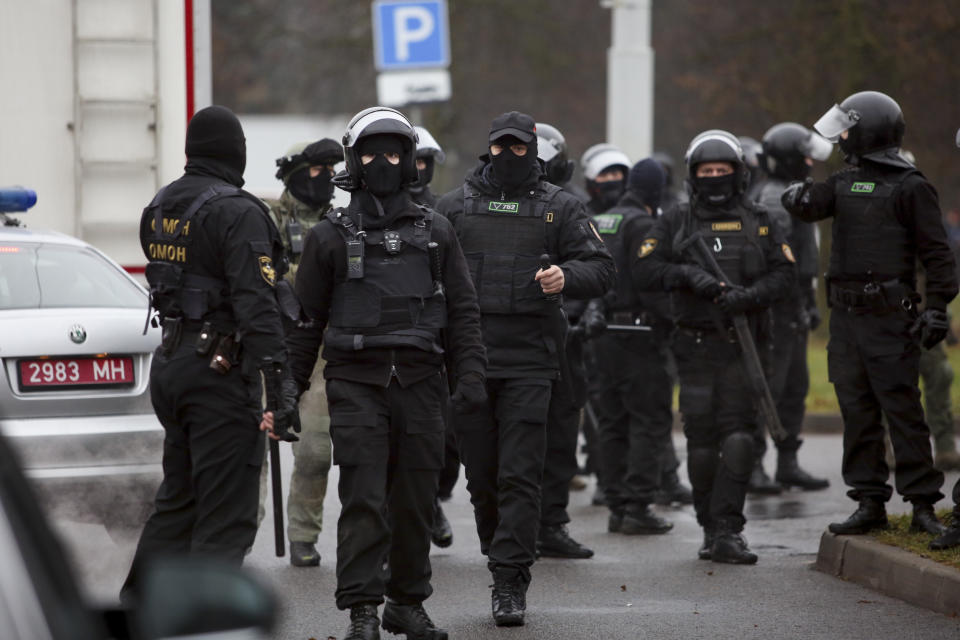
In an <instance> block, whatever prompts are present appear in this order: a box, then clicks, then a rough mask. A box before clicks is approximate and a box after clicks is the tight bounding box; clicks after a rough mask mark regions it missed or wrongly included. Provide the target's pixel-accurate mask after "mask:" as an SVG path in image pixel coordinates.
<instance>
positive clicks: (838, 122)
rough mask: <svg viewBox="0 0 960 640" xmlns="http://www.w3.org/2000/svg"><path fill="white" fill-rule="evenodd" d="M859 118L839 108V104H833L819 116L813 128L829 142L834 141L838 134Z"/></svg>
mask: <svg viewBox="0 0 960 640" xmlns="http://www.w3.org/2000/svg"><path fill="white" fill-rule="evenodd" d="M858 120H860V118H859V117H858V115H857V114H856V113H854V112H847V111H844V110H843V109H841V108H840V105H836V104H835V105H833V106H832V107H831V108H830V110H829V111H827V112H826V113H825V114H823V115H822V116H820V119H819V120H817V123H816V124H814V125H813V128H814V129H816V130H817V133H819V134H820V135H822V136H823V137H824V138H826V139H827V140H829V141H830V142H836V141H837V140H839V139H840V134H841V133H843V132H844V131H846V130H847V129H849V128H850V127H852V126H854V125H855V124H857V121H858Z"/></svg>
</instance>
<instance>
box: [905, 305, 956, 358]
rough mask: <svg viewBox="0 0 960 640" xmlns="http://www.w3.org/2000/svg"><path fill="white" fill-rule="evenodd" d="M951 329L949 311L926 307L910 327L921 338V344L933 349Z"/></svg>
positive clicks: (925, 347) (911, 331)
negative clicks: (948, 317)
mask: <svg viewBox="0 0 960 640" xmlns="http://www.w3.org/2000/svg"><path fill="white" fill-rule="evenodd" d="M949 331H950V321H949V320H948V319H947V313H946V312H945V311H941V310H940V309H925V310H924V311H923V313H921V314H920V315H919V316H918V317H917V320H916V321H915V322H914V323H913V326H912V327H910V333H911V334H913V336H914V337H919V338H920V346H922V347H923V348H924V349H932V348H933V347H935V346H936V345H937V343H938V342H940V341H941V340H943V339H944V338H946V337H947V333H948V332H949Z"/></svg>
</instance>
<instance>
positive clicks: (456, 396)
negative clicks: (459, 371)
mask: <svg viewBox="0 0 960 640" xmlns="http://www.w3.org/2000/svg"><path fill="white" fill-rule="evenodd" d="M451 400H453V409H454V411H456V412H457V413H460V414H465V413H473V412H474V411H476V410H478V409H480V408H482V407H483V406H484V405H485V404H486V403H487V386H486V383H485V382H484V379H483V377H482V376H481V375H480V374H478V373H465V374H463V375H462V376H460V377H459V378H458V379H457V388H456V390H455V391H454V392H453V398H451Z"/></svg>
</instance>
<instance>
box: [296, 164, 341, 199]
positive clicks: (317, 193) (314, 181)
mask: <svg viewBox="0 0 960 640" xmlns="http://www.w3.org/2000/svg"><path fill="white" fill-rule="evenodd" d="M330 178H331V176H330V172H329V171H327V170H326V169H321V170H320V175H318V176H317V177H316V178H311V177H310V168H309V167H303V168H302V169H298V170H297V171H294V172H293V175H292V176H290V179H289V180H288V181H287V189H289V190H290V193H292V194H293V197H294V198H296V199H297V200H299V201H300V202H302V203H303V204H305V205H307V206H308V207H310V208H311V209H319V208H320V207H323V206H326V205H328V204H330V201H331V200H332V199H333V183H332V182H331V181H330Z"/></svg>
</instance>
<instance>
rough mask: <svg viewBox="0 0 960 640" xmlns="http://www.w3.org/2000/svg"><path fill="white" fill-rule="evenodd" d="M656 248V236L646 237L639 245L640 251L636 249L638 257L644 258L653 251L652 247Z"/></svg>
mask: <svg viewBox="0 0 960 640" xmlns="http://www.w3.org/2000/svg"><path fill="white" fill-rule="evenodd" d="M656 248H657V239H656V238H647V239H646V240H644V241H643V244H641V245H640V251H637V257H638V258H646V257H647V256H648V255H650V254H651V253H653V251H654V249H656Z"/></svg>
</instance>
